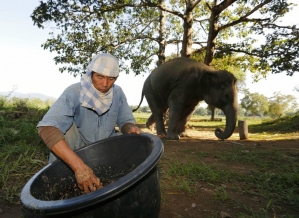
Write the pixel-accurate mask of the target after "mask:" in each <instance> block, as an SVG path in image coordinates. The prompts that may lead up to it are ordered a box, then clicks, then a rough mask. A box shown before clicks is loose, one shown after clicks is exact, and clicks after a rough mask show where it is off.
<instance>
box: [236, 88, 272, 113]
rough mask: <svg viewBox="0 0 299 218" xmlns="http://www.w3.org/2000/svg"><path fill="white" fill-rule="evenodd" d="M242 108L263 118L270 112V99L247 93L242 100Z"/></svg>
mask: <svg viewBox="0 0 299 218" xmlns="http://www.w3.org/2000/svg"><path fill="white" fill-rule="evenodd" d="M241 106H242V108H244V109H245V110H246V111H250V112H251V114H252V115H254V116H256V115H260V116H263V115H264V113H266V112H268V109H269V108H268V99H267V98H266V96H264V95H262V94H259V93H257V92H255V93H250V92H247V93H246V95H245V97H244V98H243V99H241Z"/></svg>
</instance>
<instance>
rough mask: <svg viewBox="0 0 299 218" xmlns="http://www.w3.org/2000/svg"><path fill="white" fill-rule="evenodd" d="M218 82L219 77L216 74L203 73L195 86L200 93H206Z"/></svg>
mask: <svg viewBox="0 0 299 218" xmlns="http://www.w3.org/2000/svg"><path fill="white" fill-rule="evenodd" d="M218 81H219V76H218V74H217V73H213V72H204V73H201V74H200V75H199V77H198V81H197V84H198V85H199V88H200V91H201V92H204V93H208V92H209V90H210V89H211V87H212V86H214V85H215V84H217V83H218Z"/></svg>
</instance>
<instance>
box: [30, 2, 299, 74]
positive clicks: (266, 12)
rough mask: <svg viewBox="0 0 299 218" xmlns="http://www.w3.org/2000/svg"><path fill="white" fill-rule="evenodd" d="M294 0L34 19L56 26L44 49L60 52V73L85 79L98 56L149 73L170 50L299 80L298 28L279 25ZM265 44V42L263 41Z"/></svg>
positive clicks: (103, 10)
mask: <svg viewBox="0 0 299 218" xmlns="http://www.w3.org/2000/svg"><path fill="white" fill-rule="evenodd" d="M292 7H293V4H288V3H287V0H239V1H237V0H224V1H221V2H218V1H217V0H213V1H212V0H207V1H201V0H186V1H174V0H170V1H167V2H165V1H164V0H153V1H150V0H148V1H145V0H140V1H129V0H128V1H123V0H110V1H107V0H103V1H98V0H73V1H66V0H47V2H45V3H44V2H42V1H41V2H40V5H39V6H38V7H37V8H36V9H35V10H34V11H33V13H32V15H31V18H32V20H33V22H34V25H37V26H38V27H40V28H43V27H44V26H45V24H47V25H48V24H49V25H51V26H53V25H54V27H55V29H54V31H53V32H51V33H50V35H51V38H50V39H48V40H47V41H46V42H45V43H44V44H43V45H42V46H43V48H44V49H49V50H50V51H56V52H57V56H56V57H55V58H54V60H55V63H56V64H62V65H63V66H62V67H61V68H60V71H61V72H64V71H68V72H70V73H71V74H73V75H78V74H82V73H84V69H85V68H86V64H87V63H88V62H89V61H90V59H91V56H92V54H93V53H96V52H99V51H103V52H110V53H112V54H114V55H115V56H117V57H118V58H119V59H120V61H121V68H122V69H123V70H125V71H126V72H127V73H128V72H129V71H130V70H132V71H133V72H134V73H135V74H140V73H143V72H149V71H150V70H151V68H152V67H153V66H152V64H153V63H154V60H156V59H158V61H157V62H156V63H157V64H158V65H159V64H161V63H163V61H164V60H165V57H164V56H165V49H166V47H167V46H169V45H171V44H174V45H179V44H180V45H181V52H180V54H181V56H186V57H190V56H191V55H194V54H197V53H199V54H202V53H203V54H204V62H205V63H206V64H208V65H211V66H213V64H214V63H213V60H214V59H216V58H223V57H230V56H232V57H233V60H234V62H230V64H229V65H230V66H235V67H236V69H240V70H241V71H243V72H248V71H250V72H252V73H256V79H258V78H259V76H261V75H262V76H266V75H267V73H269V72H273V73H281V72H286V73H287V75H292V74H293V73H294V72H298V69H299V68H298V66H299V60H298V58H297V57H298V56H299V55H298V54H299V50H298V49H297V48H298V45H299V34H298V25H294V26H288V25H285V26H284V25H280V24H279V21H280V20H281V18H282V17H283V16H284V15H285V14H286V13H288V12H289V11H290V10H292ZM258 37H262V38H264V41H262V40H258V39H259V38H258Z"/></svg>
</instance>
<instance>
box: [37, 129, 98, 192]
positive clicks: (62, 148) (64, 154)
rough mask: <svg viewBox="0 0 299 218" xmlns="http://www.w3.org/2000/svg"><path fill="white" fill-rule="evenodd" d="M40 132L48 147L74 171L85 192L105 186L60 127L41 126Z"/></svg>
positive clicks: (80, 186) (79, 184)
mask: <svg viewBox="0 0 299 218" xmlns="http://www.w3.org/2000/svg"><path fill="white" fill-rule="evenodd" d="M38 133H39V135H40V137H41V138H42V139H43V141H44V142H45V144H46V145H47V146H48V148H49V149H50V150H51V151H52V152H53V153H54V154H55V155H57V156H58V157H59V158H60V159H61V160H62V161H63V162H64V163H66V164H67V165H68V166H69V167H70V168H71V169H72V170H73V171H74V173H75V177H76V180H77V183H78V186H79V188H80V189H81V190H82V191H84V193H88V192H90V191H94V190H96V188H102V187H103V186H102V184H101V182H100V179H99V178H97V177H96V176H95V175H94V173H93V171H92V169H90V168H89V167H88V166H87V165H86V164H85V163H84V162H83V161H82V160H81V158H79V157H78V155H77V154H76V153H75V152H74V151H73V150H72V149H71V148H70V147H69V146H68V144H67V143H66V141H65V140H64V136H63V134H62V133H61V131H60V130H59V129H57V128H56V127H53V126H40V127H38Z"/></svg>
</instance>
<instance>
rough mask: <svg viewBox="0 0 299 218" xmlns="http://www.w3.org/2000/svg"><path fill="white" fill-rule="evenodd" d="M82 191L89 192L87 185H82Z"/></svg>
mask: <svg viewBox="0 0 299 218" xmlns="http://www.w3.org/2000/svg"><path fill="white" fill-rule="evenodd" d="M83 192H84V193H85V194H86V193H89V192H90V191H89V188H88V185H84V190H83Z"/></svg>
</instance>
